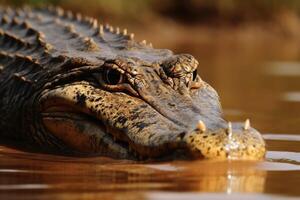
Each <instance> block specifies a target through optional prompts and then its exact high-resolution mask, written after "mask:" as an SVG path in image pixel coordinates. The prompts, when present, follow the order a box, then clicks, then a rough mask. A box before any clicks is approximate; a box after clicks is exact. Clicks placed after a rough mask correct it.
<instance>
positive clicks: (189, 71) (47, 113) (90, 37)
mask: <svg viewBox="0 0 300 200" xmlns="http://www.w3.org/2000/svg"><path fill="white" fill-rule="evenodd" d="M0 11H1V12H0V19H1V23H0V67H1V73H0V95H1V99H0V113H1V114H0V136H1V137H2V138H4V137H8V138H13V139H15V140H19V141H22V142H23V143H30V144H33V145H34V146H36V147H41V148H44V149H47V150H49V151H57V152H62V153H69V152H72V153H76V154H84V155H103V156H110V157H114V158H126V159H145V158H182V157H187V158H199V157H206V158H225V159H226V158H242V159H244V158H245V159H261V158H263V156H264V153H265V144H264V141H263V139H262V137H261V136H260V134H259V133H258V132H257V131H256V130H255V129H254V128H251V127H250V124H249V122H248V121H247V122H246V124H245V125H241V124H238V123H234V124H233V125H232V127H231V125H230V124H229V126H228V124H227V122H226V121H225V120H224V119H223V118H222V110H221V106H220V103H219V98H218V95H217V93H216V92H215V90H214V89H213V88H212V87H211V86H209V85H208V84H207V83H206V82H204V81H203V80H202V79H201V78H200V77H199V75H197V71H196V70H197V68H198V61H197V60H196V59H195V58H194V57H193V56H191V55H189V54H178V55H174V54H173V53H172V52H171V51H169V50H163V49H154V48H152V45H148V44H146V42H145V41H143V42H136V41H134V39H133V35H132V34H130V35H128V34H127V30H123V31H120V30H119V29H118V28H117V29H114V28H113V27H111V26H109V25H107V26H105V27H103V26H102V25H100V24H98V22H97V21H96V20H95V19H92V18H87V17H82V16H81V15H80V14H76V15H74V14H72V13H71V12H70V11H67V12H66V11H63V10H62V9H60V8H52V7H51V8H48V9H33V10H31V9H30V8H23V9H15V10H13V9H10V8H5V9H4V8H1V9H0Z"/></svg>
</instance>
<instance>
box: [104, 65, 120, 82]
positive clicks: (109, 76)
mask: <svg viewBox="0 0 300 200" xmlns="http://www.w3.org/2000/svg"><path fill="white" fill-rule="evenodd" d="M123 80H124V77H123V74H121V73H120V72H119V71H118V70H115V69H105V70H104V72H103V81H104V82H105V83H106V84H109V85H117V84H120V83H122V82H123Z"/></svg>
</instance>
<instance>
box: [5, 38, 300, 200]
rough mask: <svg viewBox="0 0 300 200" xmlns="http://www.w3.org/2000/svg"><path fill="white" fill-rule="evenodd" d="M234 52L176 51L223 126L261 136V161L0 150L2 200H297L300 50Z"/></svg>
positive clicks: (299, 179)
mask: <svg viewBox="0 0 300 200" xmlns="http://www.w3.org/2000/svg"><path fill="white" fill-rule="evenodd" d="M237 46H239V45H235V46H233V47H231V46H230V45H229V46H227V47H222V48H219V47H218V46H215V45H211V48H207V46H205V48H203V49H201V47H198V46H194V47H190V46H189V47H186V48H182V49H177V51H181V50H182V51H189V49H194V50H192V52H191V53H193V54H194V55H195V56H196V57H197V58H198V59H199V60H200V67H199V74H200V75H201V76H202V77H203V79H205V80H207V81H208V82H209V83H211V84H212V85H213V86H214V87H215V88H216V89H217V91H218V92H219V94H220V97H221V100H222V104H223V107H224V112H225V116H226V118H227V119H229V120H233V121H242V120H245V119H246V118H250V119H251V121H252V125H253V126H254V127H256V128H257V129H259V130H261V132H262V133H263V135H264V138H265V139H266V142H267V148H268V152H267V154H266V159H265V160H264V161H260V162H250V161H248V162H247V161H208V160H199V161H172V162H162V163H153V162H152V163H134V162H131V161H120V160H112V159H108V158H71V157H62V156H54V155H43V154H38V153H28V152H22V151H19V150H16V149H12V148H9V147H5V146H0V199H3V200H4V199H22V200H23V199H41V200H43V199H139V200H142V199H162V200H164V199H175V200H177V199H178V200H179V199H222V200H224V199H242V198H243V199H298V198H300V189H299V187H300V112H299V111H300V57H299V55H300V54H299V49H298V48H297V47H295V45H294V44H293V43H292V44H291V46H289V45H285V46H284V45H281V44H278V45H277V46H275V47H274V44H272V45H271V46H269V44H265V45H264V47H259V48H258V47H253V46H250V47H245V48H242V49H240V48H236V47H237ZM193 51H194V52H193ZM189 52H190V51H189Z"/></svg>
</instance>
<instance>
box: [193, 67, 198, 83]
mask: <svg viewBox="0 0 300 200" xmlns="http://www.w3.org/2000/svg"><path fill="white" fill-rule="evenodd" d="M197 74H198V73H197V69H196V70H195V71H193V81H195V80H196V77H197Z"/></svg>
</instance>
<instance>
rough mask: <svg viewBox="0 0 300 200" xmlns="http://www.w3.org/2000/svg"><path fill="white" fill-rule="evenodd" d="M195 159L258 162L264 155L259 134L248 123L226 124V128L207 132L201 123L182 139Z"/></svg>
mask: <svg viewBox="0 0 300 200" xmlns="http://www.w3.org/2000/svg"><path fill="white" fill-rule="evenodd" d="M184 140H185V142H186V145H187V147H188V149H189V150H190V151H191V153H192V155H193V156H195V157H205V158H212V159H245V160H259V159H262V158H263V157H264V155H265V152H266V149H265V142H264V140H263V138H262V136H261V134H260V133H259V132H258V131H257V130H256V129H254V128H252V127H251V126H250V121H249V120H246V122H245V123H244V124H242V123H233V124H231V122H229V123H228V127H227V128H220V129H216V130H209V129H207V128H206V126H205V124H204V123H203V122H202V121H199V122H198V125H197V127H196V129H195V130H193V131H192V132H191V133H190V134H187V135H186V136H185V138H184Z"/></svg>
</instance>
